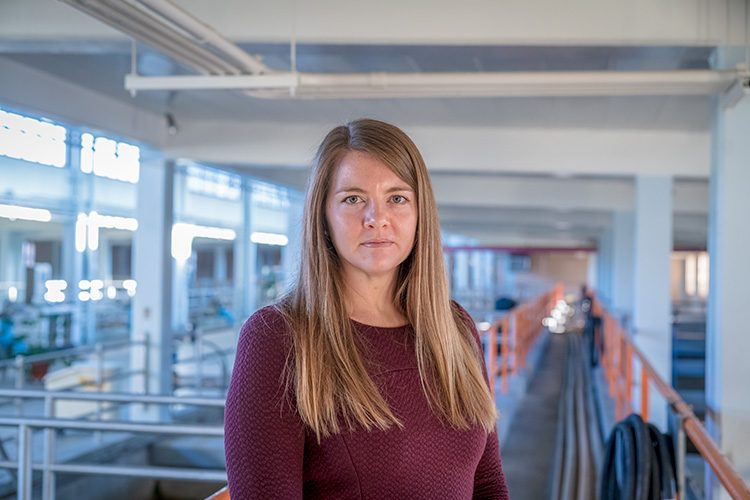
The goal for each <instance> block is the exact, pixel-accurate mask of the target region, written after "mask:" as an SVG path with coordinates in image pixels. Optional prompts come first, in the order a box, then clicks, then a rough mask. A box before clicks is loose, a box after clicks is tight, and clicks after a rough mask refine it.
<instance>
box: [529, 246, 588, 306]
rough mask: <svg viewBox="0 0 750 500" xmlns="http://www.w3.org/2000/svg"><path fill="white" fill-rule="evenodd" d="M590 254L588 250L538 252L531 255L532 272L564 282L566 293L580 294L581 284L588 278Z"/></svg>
mask: <svg viewBox="0 0 750 500" xmlns="http://www.w3.org/2000/svg"><path fill="white" fill-rule="evenodd" d="M588 267H589V254H588V253H586V252H571V253H567V252H566V253H562V252H555V253H538V254H534V255H532V256H531V273H532V274H535V275H537V276H539V277H542V278H544V279H547V280H549V281H551V282H553V283H558V282H560V283H562V284H563V285H564V286H565V294H566V295H568V294H574V295H576V296H577V295H579V294H580V291H581V286H582V285H584V284H586V282H587V279H588Z"/></svg>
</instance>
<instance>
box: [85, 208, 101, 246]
mask: <svg viewBox="0 0 750 500" xmlns="http://www.w3.org/2000/svg"><path fill="white" fill-rule="evenodd" d="M98 219H99V214H98V213H96V212H91V213H90V214H89V217H88V224H87V226H88V232H89V250H96V249H98V248H99V226H98V225H97V220H98Z"/></svg>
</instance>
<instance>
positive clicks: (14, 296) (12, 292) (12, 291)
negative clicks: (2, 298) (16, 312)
mask: <svg viewBox="0 0 750 500" xmlns="http://www.w3.org/2000/svg"><path fill="white" fill-rule="evenodd" d="M8 300H10V301H11V302H15V301H17V300H18V288H16V287H14V286H12V287H10V288H8Z"/></svg>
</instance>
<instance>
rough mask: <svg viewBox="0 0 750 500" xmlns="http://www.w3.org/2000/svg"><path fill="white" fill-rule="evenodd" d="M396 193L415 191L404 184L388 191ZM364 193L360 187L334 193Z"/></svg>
mask: <svg viewBox="0 0 750 500" xmlns="http://www.w3.org/2000/svg"><path fill="white" fill-rule="evenodd" d="M396 191H414V190H413V189H412V188H410V187H409V186H407V185H405V184H404V185H403V186H393V187H391V188H388V189H387V190H386V193H394V192H396ZM364 192H365V190H364V189H362V188H358V187H343V188H341V189H337V190H336V191H335V192H334V194H339V193H364Z"/></svg>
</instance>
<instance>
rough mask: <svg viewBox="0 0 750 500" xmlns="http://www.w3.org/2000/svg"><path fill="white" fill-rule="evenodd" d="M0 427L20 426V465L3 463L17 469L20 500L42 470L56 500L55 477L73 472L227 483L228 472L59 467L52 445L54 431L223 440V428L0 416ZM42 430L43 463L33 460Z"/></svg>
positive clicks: (46, 490)
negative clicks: (34, 437) (36, 433)
mask: <svg viewBox="0 0 750 500" xmlns="http://www.w3.org/2000/svg"><path fill="white" fill-rule="evenodd" d="M0 426H17V427H18V433H19V440H18V441H19V442H18V446H19V449H18V459H17V462H11V461H2V462H0V467H5V468H9V469H17V470H18V474H17V482H18V485H17V498H18V499H19V500H31V498H32V486H33V483H32V471H34V470H40V471H42V488H43V492H42V494H43V498H45V499H54V496H55V492H54V474H55V473H56V472H68V473H70V472H74V473H80V474H106V475H118V476H129V477H150V478H160V479H182V480H193V481H226V479H227V476H226V471H225V470H220V469H211V470H206V469H198V468H183V467H156V466H150V467H138V466H118V465H108V466H107V465H97V464H59V463H55V462H54V454H53V453H52V449H53V448H52V446H53V443H54V432H53V430H54V429H79V430H93V431H112V432H137V433H158V434H172V435H185V434H187V435H197V436H211V437H222V436H223V435H224V427H223V426H205V425H184V424H173V423H164V424H157V423H135V422H92V421H89V420H67V419H55V418H18V417H0ZM32 428H40V429H44V432H45V436H44V437H45V446H44V450H43V451H44V453H43V455H44V457H43V460H42V463H41V464H40V463H33V462H32V460H31V429H32Z"/></svg>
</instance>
